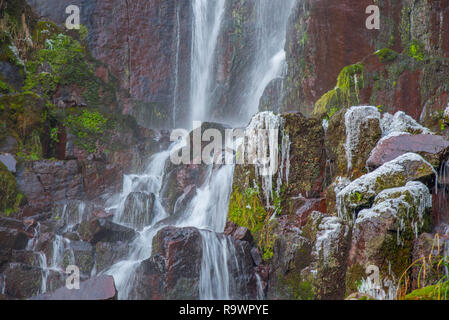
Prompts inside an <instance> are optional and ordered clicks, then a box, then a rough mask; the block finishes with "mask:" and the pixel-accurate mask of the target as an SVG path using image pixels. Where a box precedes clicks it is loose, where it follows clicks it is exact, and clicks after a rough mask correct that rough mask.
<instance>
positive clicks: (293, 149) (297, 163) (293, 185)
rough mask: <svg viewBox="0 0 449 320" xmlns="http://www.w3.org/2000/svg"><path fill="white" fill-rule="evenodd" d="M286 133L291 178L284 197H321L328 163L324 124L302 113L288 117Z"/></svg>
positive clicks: (285, 118) (288, 115) (286, 114)
mask: <svg viewBox="0 0 449 320" xmlns="http://www.w3.org/2000/svg"><path fill="white" fill-rule="evenodd" d="M281 117H282V119H283V120H284V133H285V134H286V135H288V136H289V139H290V142H291V146H290V156H289V162H290V174H289V177H288V179H289V183H288V185H287V186H286V188H285V192H284V197H285V198H289V197H296V196H298V195H299V194H302V195H303V196H305V197H319V195H320V194H321V192H322V191H323V189H324V185H325V183H324V171H325V166H326V159H325V153H324V152H323V150H324V129H323V126H322V122H321V121H320V120H318V119H314V118H306V117H304V116H303V115H302V114H300V113H285V114H282V115H281Z"/></svg>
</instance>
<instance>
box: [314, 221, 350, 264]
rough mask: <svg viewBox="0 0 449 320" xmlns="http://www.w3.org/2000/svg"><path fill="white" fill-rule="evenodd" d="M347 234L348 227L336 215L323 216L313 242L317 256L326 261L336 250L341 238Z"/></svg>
mask: <svg viewBox="0 0 449 320" xmlns="http://www.w3.org/2000/svg"><path fill="white" fill-rule="evenodd" d="M348 234H349V227H348V226H347V225H345V224H344V222H343V221H342V220H341V219H340V218H337V217H325V218H324V219H323V220H322V221H321V223H320V225H319V226H318V233H317V238H316V242H315V252H316V254H317V256H319V257H320V258H322V259H323V261H328V260H329V258H331V256H332V255H333V252H338V251H339V250H342V249H343V248H339V246H340V244H341V242H342V239H344V238H346V237H347V236H348Z"/></svg>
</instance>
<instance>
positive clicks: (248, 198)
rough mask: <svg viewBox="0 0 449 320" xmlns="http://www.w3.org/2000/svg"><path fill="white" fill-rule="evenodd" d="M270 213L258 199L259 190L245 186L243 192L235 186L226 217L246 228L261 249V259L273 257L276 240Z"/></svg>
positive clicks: (274, 225) (274, 224)
mask: <svg viewBox="0 0 449 320" xmlns="http://www.w3.org/2000/svg"><path fill="white" fill-rule="evenodd" d="M269 218H270V214H269V213H268V212H267V211H266V210H265V208H264V206H263V204H262V202H261V201H260V199H259V191H258V190H256V189H253V188H247V189H246V190H245V191H244V192H243V193H242V192H240V190H239V188H235V190H234V191H233V193H232V194H231V199H230V202H229V214H228V219H229V220H230V221H231V222H234V223H235V224H237V225H239V226H242V227H245V228H248V229H249V230H250V231H251V233H252V234H253V236H254V238H255V240H256V243H257V245H258V247H259V248H260V249H261V250H262V252H263V254H262V256H263V259H264V260H269V259H271V258H272V257H273V248H274V244H275V241H276V234H275V233H274V229H275V227H276V223H275V222H270V221H269Z"/></svg>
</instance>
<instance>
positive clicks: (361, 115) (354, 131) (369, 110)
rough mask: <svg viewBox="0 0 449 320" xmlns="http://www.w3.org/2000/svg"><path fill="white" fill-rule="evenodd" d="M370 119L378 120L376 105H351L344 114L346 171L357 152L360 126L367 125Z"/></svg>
mask: <svg viewBox="0 0 449 320" xmlns="http://www.w3.org/2000/svg"><path fill="white" fill-rule="evenodd" d="M372 119H378V120H379V122H380V112H379V110H378V109H377V108H376V107H371V106H358V107H352V108H350V109H349V110H348V111H346V114H345V126H346V142H345V150H346V159H347V161H348V171H350V170H351V169H352V159H353V156H354V155H355V153H356V152H357V147H358V145H359V139H360V136H361V134H363V132H361V128H362V127H363V125H365V126H366V125H367V124H368V122H369V121H370V120H372Z"/></svg>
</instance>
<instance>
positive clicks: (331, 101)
mask: <svg viewBox="0 0 449 320" xmlns="http://www.w3.org/2000/svg"><path fill="white" fill-rule="evenodd" d="M363 70H364V67H363V64H361V63H357V64H353V65H349V66H346V67H344V68H343V70H342V71H341V72H340V74H339V75H338V78H337V85H336V87H335V88H334V89H332V90H331V91H329V92H327V93H325V94H324V95H323V96H322V97H321V98H320V99H319V100H318V101H317V102H316V104H315V110H314V114H315V115H316V116H321V117H325V116H326V115H327V116H328V117H329V114H330V112H331V110H334V111H333V113H335V112H336V110H339V109H341V108H344V107H350V106H351V105H357V104H358V103H359V101H360V100H359V91H360V90H361V89H363V87H364V81H363Z"/></svg>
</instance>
